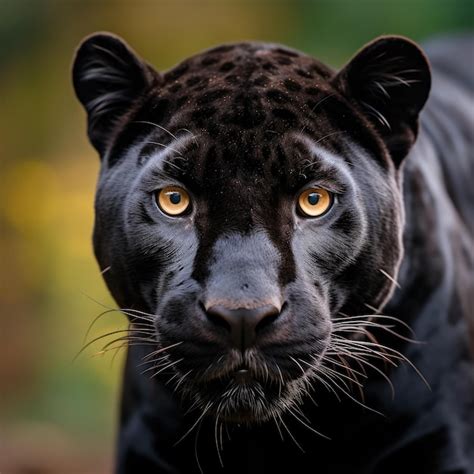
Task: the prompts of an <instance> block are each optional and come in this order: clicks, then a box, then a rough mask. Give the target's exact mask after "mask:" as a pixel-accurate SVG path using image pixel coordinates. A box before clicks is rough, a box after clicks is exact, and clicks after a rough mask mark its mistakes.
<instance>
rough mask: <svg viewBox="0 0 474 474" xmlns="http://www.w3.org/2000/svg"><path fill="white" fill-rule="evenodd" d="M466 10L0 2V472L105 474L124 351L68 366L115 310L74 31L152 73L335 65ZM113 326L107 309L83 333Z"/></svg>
mask: <svg viewBox="0 0 474 474" xmlns="http://www.w3.org/2000/svg"><path fill="white" fill-rule="evenodd" d="M473 8H474V7H473V2H472V0H391V1H382V0H358V1H355V0H324V1H323V0H322V1H308V0H307V1H304V0H287V1H278V0H267V1H262V0H260V1H255V0H247V1H243V0H242V1H237V0H213V1H210V0H208V1H199V0H169V1H165V0H163V1H160V0H157V1H151V0H150V1H124V0H122V1H112V0H109V1H95V2H94V1H79V0H76V1H74V0H70V1H54V0H50V1H47V0H29V1H27V0H23V1H22V0H0V97H1V114H0V176H1V183H0V184H1V185H0V229H1V233H0V242H1V247H0V256H1V268H0V295H1V299H0V309H1V313H0V324H1V326H0V327H1V330H0V471H2V472H32V471H31V469H34V468H40V470H41V469H42V471H41V472H104V471H106V470H108V469H110V453H111V451H112V447H113V439H114V438H113V437H114V435H113V433H114V428H115V424H116V421H115V420H116V414H117V407H118V399H119V379H120V372H121V366H122V362H123V354H122V355H119V357H117V358H116V360H115V361H114V364H111V362H112V361H111V359H112V357H109V356H108V355H105V356H104V357H94V356H93V354H94V351H97V350H99V349H100V345H94V346H92V347H91V348H89V349H88V350H86V351H85V353H84V354H82V355H81V356H80V357H79V358H78V359H77V360H76V361H74V362H73V358H74V355H75V354H76V353H77V352H78V350H79V349H80V348H81V346H82V344H83V338H84V336H85V334H86V331H87V328H88V326H89V324H90V323H91V321H92V320H93V319H94V317H95V316H96V315H98V314H99V313H100V312H101V311H103V309H104V308H103V307H102V306H101V305H105V306H113V302H112V301H111V299H110V297H109V295H108V293H107V291H106V289H105V286H104V284H103V282H102V279H101V276H100V272H99V269H98V268H97V266H96V264H95V261H94V258H93V254H92V250H91V243H90V235H91V232H92V225H93V194H94V186H95V179H96V174H97V171H98V167H99V162H98V159H97V157H96V154H95V152H94V151H93V149H92V148H91V147H90V145H89V144H88V143H87V140H86V135H85V117H84V112H83V110H82V109H81V108H80V106H79V104H78V103H77V101H76V100H75V98H74V96H73V92H72V88H71V83H70V66H71V60H72V55H73V52H74V49H75V47H76V46H77V44H78V43H79V41H80V40H81V38H82V37H84V36H85V35H87V34H89V33H91V32H93V31H97V30H109V31H113V32H115V33H117V34H119V35H121V36H123V37H124V38H126V39H127V40H128V41H129V42H130V43H131V44H132V46H133V47H134V48H135V49H136V50H137V51H138V52H139V53H140V54H141V55H142V56H143V57H145V58H146V59H147V60H148V61H149V62H151V63H152V64H154V65H155V66H156V67H157V68H159V69H165V68H169V67H171V66H172V65H173V64H175V63H176V62H178V61H179V60H181V59H183V58H185V57H186V56H188V55H190V54H192V53H194V52H197V51H199V50H200V49H203V48H206V47H209V46H212V45H216V44H218V43H222V42H230V41H236V40H243V39H259V40H266V41H275V42H281V43H286V44H288V45H290V46H293V47H295V48H299V49H302V50H304V51H306V52H308V53H312V54H314V55H316V56H317V57H319V58H320V59H322V60H325V61H327V62H329V63H330V64H332V65H334V66H340V65H341V64H342V63H343V61H345V60H347V59H348V58H349V57H350V56H351V55H352V54H353V53H354V52H355V50H357V49H358V48H359V47H360V46H362V45H363V44H364V43H365V42H367V41H369V40H370V39H372V38H373V37H375V36H377V35H380V34H386V33H396V34H403V35H407V36H409V37H411V38H413V39H415V40H423V39H424V38H427V37H429V36H432V35H436V34H444V33H449V32H451V31H459V30H465V29H469V28H472V25H473ZM124 326H125V320H124V318H123V317H121V316H120V315H118V314H116V313H111V314H108V315H107V316H104V317H103V318H102V319H101V320H100V321H99V322H98V323H97V325H95V326H94V328H93V330H92V331H91V333H90V335H89V339H91V338H93V337H97V336H98V335H100V334H102V333H104V332H105V331H108V330H114V329H120V328H123V327H124ZM51 443H53V444H54V443H56V444H55V445H58V446H60V448H59V451H58V450H55V451H54V452H51V450H50V449H49V448H48V446H50V445H51ZM58 443H59V444H58ZM15 453H17V454H15ZM81 453H87V456H81ZM28 456H30V458H31V459H30V460H29V459H28ZM67 456H69V457H67ZM96 456H97V458H96ZM65 457H67V459H66V458H65ZM53 458H54V462H53V461H52V459H53ZM84 459H86V461H84ZM92 459H94V460H96V459H97V462H95V461H94V463H92V461H91V460H92ZM78 460H80V461H78ZM87 460H88V462H89V464H87ZM6 463H8V464H6ZM48 463H50V464H51V465H50V464H48ZM53 464H54V466H55V467H54V466H53ZM6 466H7V467H8V469H10V470H8V469H7V467H6ZM58 466H59V467H58ZM72 466H74V469H73V468H72ZM91 466H94V468H92V467H91ZM28 469H30V470H28ZM35 472H37V471H35ZM38 472H39V471H38Z"/></svg>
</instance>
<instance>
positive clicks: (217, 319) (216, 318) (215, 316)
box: [204, 308, 232, 332]
mask: <svg viewBox="0 0 474 474" xmlns="http://www.w3.org/2000/svg"><path fill="white" fill-rule="evenodd" d="M204 311H205V313H206V316H207V319H209V321H211V323H212V324H214V325H215V326H219V327H221V328H224V329H225V330H226V331H228V332H231V330H232V327H231V325H230V324H229V323H228V322H227V321H226V319H225V318H224V317H222V314H221V313H220V312H218V311H213V309H212V308H209V309H208V310H207V311H206V310H204Z"/></svg>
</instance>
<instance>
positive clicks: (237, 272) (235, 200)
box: [73, 33, 430, 423]
mask: <svg viewBox="0 0 474 474" xmlns="http://www.w3.org/2000/svg"><path fill="white" fill-rule="evenodd" d="M73 81H74V87H75V91H76V94H77V96H78V98H79V100H80V102H81V103H82V104H83V105H84V107H85V109H86V111H87V120H88V122H87V123H88V134H89V138H90V141H91V142H92V144H93V146H94V147H95V148H96V149H97V151H98V152H99V154H100V157H101V164H102V166H101V172H100V176H99V182H98V187H97V195H96V221H95V230H94V247H95V253H96V256H97V259H98V261H99V264H100V266H101V268H102V269H105V268H108V271H107V272H105V273H104V278H105V280H106V283H107V285H108V287H109V289H110V291H111V293H112V295H113V296H114V298H115V299H116V301H117V303H118V304H119V306H120V307H122V308H128V309H129V311H128V314H129V316H130V319H131V322H132V328H133V327H134V328H135V330H136V331H137V332H138V333H140V331H141V330H142V329H143V328H145V327H146V328H145V329H143V331H144V332H145V334H146V335H147V338H146V339H147V341H149V340H150V338H151V339H152V340H153V341H154V343H156V347H153V346H152V348H151V349H150V351H152V350H155V352H156V354H159V356H158V355H157V356H156V357H154V358H153V357H152V354H151V356H149V357H151V358H149V359H148V360H157V361H158V363H157V368H158V369H159V367H160V361H161V363H162V367H163V368H162V369H159V370H157V372H161V373H160V374H159V376H158V377H157V378H158V379H160V377H162V378H164V379H165V380H166V378H168V379H172V380H174V382H173V383H175V384H176V387H175V388H176V393H178V394H179V395H180V396H181V397H182V398H183V400H184V399H188V398H190V399H192V400H194V402H195V403H196V406H200V407H202V408H206V410H208V412H209V413H214V414H215V415H219V416H222V417H223V418H224V419H227V420H231V421H232V420H233V421H238V422H249V423H251V422H258V421H264V420H266V419H268V418H269V417H270V416H275V414H278V413H280V412H281V411H283V410H285V409H286V408H287V407H290V406H291V405H292V404H293V403H298V401H300V400H301V398H302V396H303V394H304V393H305V391H306V390H307V389H308V387H309V386H310V385H311V383H312V382H313V381H314V380H315V379H316V378H317V377H318V373H319V371H320V369H321V367H322V366H323V364H324V361H325V359H329V358H330V357H331V351H332V350H333V340H334V322H335V321H337V320H338V319H340V318H341V317H350V316H357V315H366V314H368V313H370V312H374V311H380V310H381V308H382V307H383V306H384V304H385V303H386V302H387V300H388V299H389V298H390V296H391V294H392V291H393V289H394V280H395V278H396V275H397V271H398V267H399V264H400V260H401V258H402V239H401V236H402V230H403V219H404V216H403V205H402V198H401V182H400V177H401V169H402V162H403V159H404V157H405V156H406V155H407V153H408V151H409V149H410V147H411V146H412V144H413V143H414V141H415V138H416V134H417V122H418V114H419V112H420V110H421V108H422V107H423V105H424V103H425V101H426V99H427V96H428V92H429V88H430V72H429V66H428V64H427V60H426V58H425V56H424V54H423V53H422V52H421V50H420V49H419V48H418V47H417V46H416V45H415V44H414V43H412V42H411V41H410V40H407V39H405V38H401V37H382V38H379V39H377V40H375V41H374V42H372V43H370V44H368V45H367V46H365V47H364V48H363V49H362V50H360V51H359V52H358V53H357V54H356V55H355V56H354V58H353V59H352V60H351V61H349V63H348V64H347V65H346V66H345V67H344V68H342V70H340V71H338V72H336V71H334V70H332V69H331V68H329V67H327V66H325V65H324V64H322V63H321V62H319V61H317V60H315V59H314V58H312V57H310V56H307V55H305V54H303V53H300V52H298V51H295V50H292V49H289V48H286V47H283V46H280V45H274V44H265V43H250V42H249V43H238V44H228V45H224V46H220V47H217V48H214V49H210V50H207V51H204V52H202V53H200V54H197V55H195V56H193V57H191V58H189V59H186V60H185V61H183V62H182V63H180V64H178V65H177V66H176V67H174V68H173V69H171V70H169V71H167V72H164V73H161V72H157V71H156V70H155V69H154V68H152V67H151V66H150V65H148V64H147V63H146V62H144V61H143V60H142V59H140V58H139V57H138V56H137V55H136V53H134V52H133V51H132V50H131V49H130V48H129V47H128V46H127V45H126V44H125V43H124V42H123V41H122V40H120V39H119V38H117V37H116V36H113V35H110V34H106V33H99V34H94V35H92V36H90V37H88V38H86V39H85V40H84V42H83V43H82V44H81V45H80V47H79V49H78V51H77V54H76V57H75V61H74V66H73ZM341 315H342V316H341ZM133 325H135V326H133ZM150 335H151V336H150ZM347 337H350V335H347ZM163 364H165V365H163ZM144 376H146V375H144Z"/></svg>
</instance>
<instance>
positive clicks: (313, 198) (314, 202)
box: [298, 188, 334, 217]
mask: <svg viewBox="0 0 474 474" xmlns="http://www.w3.org/2000/svg"><path fill="white" fill-rule="evenodd" d="M333 201H334V198H333V195H332V193H330V192H329V191H327V190H326V189H324V188H308V189H305V190H304V191H303V192H302V193H301V194H300V195H299V196H298V211H299V212H300V214H302V215H303V216H304V217H320V216H322V215H323V214H326V212H328V211H329V209H331V206H332V204H333Z"/></svg>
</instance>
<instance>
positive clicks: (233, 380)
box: [186, 363, 302, 425]
mask: <svg viewBox="0 0 474 474" xmlns="http://www.w3.org/2000/svg"><path fill="white" fill-rule="evenodd" d="M301 385H302V380H301V379H300V380H298V379H295V380H284V379H283V377H282V378H281V379H280V378H279V377H278V378H276V377H275V376H274V375H272V373H271V372H267V373H265V374H264V373H262V372H261V371H259V370H258V368H257V369H256V368H254V367H253V366H250V365H246V364H245V363H242V364H239V365H238V366H236V367H233V368H232V369H231V370H229V371H228V372H227V373H226V374H225V375H220V376H219V377H214V378H207V379H206V380H199V381H197V380H194V381H193V382H192V385H191V384H190V385H189V386H188V387H187V389H186V392H187V394H188V395H190V398H191V399H193V400H194V401H196V400H199V404H198V406H200V407H201V408H203V409H204V408H206V409H207V413H208V414H209V415H211V416H213V417H215V418H218V419H220V420H223V421H226V422H230V423H237V424H247V425H250V424H256V423H263V422H265V421H268V420H270V419H271V418H272V417H275V416H276V415H277V414H279V413H281V412H282V411H284V409H285V407H286V406H288V403H289V402H290V401H292V400H294V399H295V398H296V396H297V394H298V393H299V392H300V390H298V387H300V386H301Z"/></svg>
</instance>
